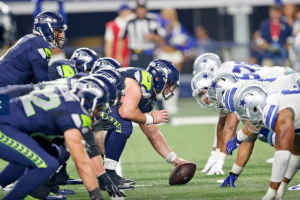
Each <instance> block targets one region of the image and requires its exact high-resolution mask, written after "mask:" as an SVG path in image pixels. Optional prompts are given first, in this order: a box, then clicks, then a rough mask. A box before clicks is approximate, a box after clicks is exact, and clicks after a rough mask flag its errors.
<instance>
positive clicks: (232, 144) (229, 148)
mask: <svg viewBox="0 0 300 200" xmlns="http://www.w3.org/2000/svg"><path fill="white" fill-rule="evenodd" d="M241 143H242V141H239V140H238V139H237V136H235V137H234V138H231V139H230V140H229V141H228V142H227V144H226V152H227V155H232V152H233V151H234V150H235V149H236V148H238V147H239V146H240V144H241Z"/></svg>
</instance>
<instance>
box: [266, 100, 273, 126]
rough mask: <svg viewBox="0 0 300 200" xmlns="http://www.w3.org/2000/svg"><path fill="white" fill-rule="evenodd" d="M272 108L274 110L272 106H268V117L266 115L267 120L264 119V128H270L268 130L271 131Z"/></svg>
mask: <svg viewBox="0 0 300 200" xmlns="http://www.w3.org/2000/svg"><path fill="white" fill-rule="evenodd" d="M274 108H275V106H274V105H272V106H270V108H269V111H268V115H267V119H266V126H267V127H268V128H270V129H272V128H271V127H270V119H271V116H272V113H273V110H274Z"/></svg>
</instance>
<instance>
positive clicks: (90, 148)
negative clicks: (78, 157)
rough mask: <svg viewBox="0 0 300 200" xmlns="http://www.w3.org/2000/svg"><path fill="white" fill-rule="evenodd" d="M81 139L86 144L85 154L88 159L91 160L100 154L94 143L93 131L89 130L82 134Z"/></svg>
mask: <svg viewBox="0 0 300 200" xmlns="http://www.w3.org/2000/svg"><path fill="white" fill-rule="evenodd" d="M83 138H84V140H85V141H86V144H87V153H88V155H89V157H90V158H93V157H96V156H99V155H100V153H99V150H98V148H97V145H96V142H95V138H94V133H93V131H92V130H90V129H89V131H88V132H87V133H86V134H83Z"/></svg>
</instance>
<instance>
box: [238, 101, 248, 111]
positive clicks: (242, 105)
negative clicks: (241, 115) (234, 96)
mask: <svg viewBox="0 0 300 200" xmlns="http://www.w3.org/2000/svg"><path fill="white" fill-rule="evenodd" d="M247 104H251V103H247V102H246V101H245V99H242V100H240V105H239V107H243V108H244V110H246V108H245V106H246V105H247Z"/></svg>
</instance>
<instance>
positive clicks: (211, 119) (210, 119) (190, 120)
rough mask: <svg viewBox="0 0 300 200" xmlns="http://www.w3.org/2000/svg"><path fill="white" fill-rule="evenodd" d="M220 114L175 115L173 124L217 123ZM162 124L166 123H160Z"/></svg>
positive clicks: (172, 120)
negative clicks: (201, 115) (198, 115)
mask: <svg viewBox="0 0 300 200" xmlns="http://www.w3.org/2000/svg"><path fill="white" fill-rule="evenodd" d="M218 119H219V117H218V116H207V117H173V118H172V119H171V125H172V126H180V125H201V124H217V122H218ZM159 125H161V126H163V125H165V123H163V124H159ZM133 126H138V124H136V123H133Z"/></svg>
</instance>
